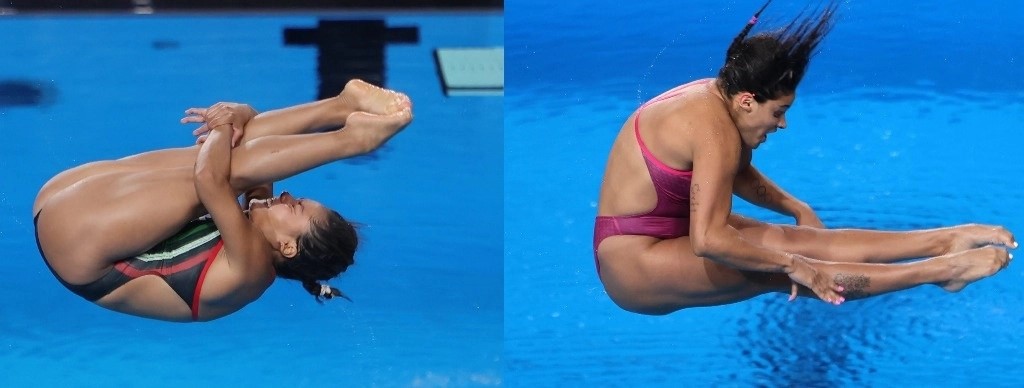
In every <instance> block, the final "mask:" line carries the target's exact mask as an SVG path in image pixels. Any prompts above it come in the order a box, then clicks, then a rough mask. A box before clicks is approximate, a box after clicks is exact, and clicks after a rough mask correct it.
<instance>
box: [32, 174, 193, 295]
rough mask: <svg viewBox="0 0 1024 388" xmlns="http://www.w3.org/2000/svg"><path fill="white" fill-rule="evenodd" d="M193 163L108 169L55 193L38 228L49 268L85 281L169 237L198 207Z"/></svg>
mask: <svg viewBox="0 0 1024 388" xmlns="http://www.w3.org/2000/svg"><path fill="white" fill-rule="evenodd" d="M192 176H193V175H192V168H191V167H189V168H173V169H157V170H148V171H135V172H127V173H108V174H104V175H98V176H92V177H89V178H86V179H83V180H82V181H80V182H79V183H77V184H75V185H74V186H72V187H69V188H67V189H65V190H63V191H61V192H60V193H57V194H56V195H54V196H53V197H52V198H50V200H49V201H48V203H47V205H46V206H45V208H44V209H43V210H42V212H41V213H40V214H39V220H38V224H37V226H36V227H37V233H38V236H39V242H40V246H41V247H42V249H43V252H44V255H45V256H46V258H47V260H48V261H49V263H50V265H51V266H53V268H54V270H55V271H56V272H57V273H58V274H59V275H61V277H62V278H64V280H65V281H67V282H69V283H72V284H81V283H86V282H89V281H92V280H95V279H96V278H98V276H99V275H98V274H101V273H102V272H101V271H104V270H106V269H108V268H109V266H110V265H112V264H113V263H114V262H116V261H119V260H121V259H123V258H125V257H130V256H134V255H138V254H140V253H142V252H145V251H146V250H148V249H149V248H152V247H153V246H154V245H156V244H157V243H159V242H160V241H163V240H164V239H166V238H168V237H170V236H171V235H173V234H174V233H175V232H177V231H178V230H180V228H181V227H182V226H184V225H185V223H187V222H188V221H189V220H192V219H194V218H195V217H197V216H198V215H199V212H200V210H201V207H200V204H199V199H198V197H197V195H196V192H195V186H194V182H193V178H192Z"/></svg>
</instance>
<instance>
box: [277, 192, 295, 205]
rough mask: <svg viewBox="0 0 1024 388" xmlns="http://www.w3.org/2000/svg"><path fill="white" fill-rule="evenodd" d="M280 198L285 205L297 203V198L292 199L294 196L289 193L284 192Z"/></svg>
mask: <svg viewBox="0 0 1024 388" xmlns="http://www.w3.org/2000/svg"><path fill="white" fill-rule="evenodd" d="M279 198H280V200H281V202H283V203H287V204H291V203H292V202H295V198H292V194H291V193H289V192H287V191H282V192H281V196H280V197H279Z"/></svg>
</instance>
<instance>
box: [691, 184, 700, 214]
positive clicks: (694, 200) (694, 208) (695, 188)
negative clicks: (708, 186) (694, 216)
mask: <svg viewBox="0 0 1024 388" xmlns="http://www.w3.org/2000/svg"><path fill="white" fill-rule="evenodd" d="M697 194H700V185H698V184H696V183H694V184H693V185H691V186H690V213H696V212H697Z"/></svg>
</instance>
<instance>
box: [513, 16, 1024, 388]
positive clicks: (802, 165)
mask: <svg viewBox="0 0 1024 388" xmlns="http://www.w3.org/2000/svg"><path fill="white" fill-rule="evenodd" d="M807 3H808V2H804V1H774V2H772V4H771V5H770V6H769V7H768V9H767V10H766V11H765V13H764V14H763V15H762V18H761V21H762V22H761V23H760V26H761V27H760V28H764V25H775V26H778V25H780V24H781V23H782V22H785V21H788V20H789V19H790V18H791V17H793V16H794V15H796V14H797V13H799V12H800V11H801V10H802V9H804V8H805V5H806V4H807ZM761 4H762V3H761V2H755V1H738V0H727V1H710V0H702V1H689V2H685V3H683V2H632V3H628V4H626V3H622V2H615V1H610V0H600V1H591V2H585V3H584V2H579V3H574V2H563V3H558V4H551V3H548V2H540V1H536V0H520V1H517V2H515V3H514V4H509V6H508V7H507V10H506V11H507V17H506V28H507V31H508V34H507V36H506V55H507V57H506V62H507V66H506V80H507V84H508V87H507V90H506V99H505V174H504V179H505V184H504V188H505V227H504V233H505V262H504V267H505V306H504V308H505V325H504V330H505V368H506V369H505V381H506V383H507V385H508V386H515V387H532V386H562V385H565V386H694V387H702V386H896V385H905V384H907V383H911V382H913V383H914V384H915V385H921V386H966V385H976V386H1020V385H1021V384H1024V373H1022V372H1020V371H1019V370H1018V369H1019V365H1020V363H1021V362H1022V361H1024V357H1022V356H1021V355H1020V352H1019V349H1018V348H1019V344H1020V343H1021V342H1020V339H1019V338H1020V334H1019V332H1020V330H1021V328H1022V327H1024V312H1022V310H1021V308H1020V306H1021V302H1022V301H1024V291H1022V290H1021V288H1020V284H1021V283H1022V281H1024V269H1022V268H1024V267H1020V264H1019V263H1015V264H1013V265H1010V266H1009V267H1008V268H1006V269H1004V270H1003V271H1002V272H1000V273H998V274H996V275H995V276H993V277H992V278H989V279H984V280H982V281H980V282H977V283H975V284H973V285H971V286H968V287H967V288H966V289H965V290H964V291H962V292H960V293H957V294H948V293H946V292H944V291H942V290H941V289H939V288H937V287H931V286H924V287H918V288H914V289H911V290H907V291H904V292H898V293H893V294H889V295H884V296H881V297H877V298H872V299H868V300H863V301H854V302H848V303H846V304H844V305H842V306H841V307H835V306H831V305H827V304H824V303H821V302H818V301H814V300H799V301H796V302H793V303H786V299H785V296H784V295H765V296H761V297H758V298H755V299H753V300H750V301H746V302H742V303H737V304H733V305H727V306H719V307H707V308H697V309H688V310H683V311H679V312H676V313H673V314H670V315H668V316H643V315H637V314H633V313H629V312H626V311H623V310H621V309H619V308H618V307H616V306H615V305H614V304H613V303H612V302H611V300H610V299H609V298H608V297H607V295H606V294H605V292H604V289H603V287H602V285H601V283H600V281H599V280H598V278H597V274H596V272H595V270H594V260H593V255H592V245H591V244H592V236H593V217H594V215H595V214H596V205H597V195H598V188H599V185H600V181H601V177H602V175H603V173H604V166H605V162H606V160H607V156H608V151H609V149H610V146H611V143H612V141H613V140H614V136H615V135H616V134H617V131H618V130H619V128H620V127H621V125H622V123H623V122H624V121H625V120H626V118H627V117H628V116H629V115H630V113H631V112H632V111H633V110H634V109H636V107H638V106H639V105H640V104H641V103H642V102H643V101H646V100H647V99H649V98H651V97H653V96H655V95H657V94H659V93H660V92H662V91H664V90H667V89H670V88H671V87H673V86H675V85H679V84H683V83H686V82H688V81H690V80H692V79H697V78H704V77H713V76H714V75H715V74H716V73H717V70H718V68H719V66H721V64H722V62H723V60H724V56H725V49H726V47H727V46H728V44H729V42H730V41H731V40H732V38H733V37H734V36H735V35H736V34H737V33H739V31H740V29H741V28H742V27H743V24H744V23H745V22H746V21H747V19H749V17H750V15H751V14H752V13H753V12H754V11H755V10H756V9H757V8H758V7H760V6H761ZM810 4H811V5H812V7H813V5H814V4H817V2H810ZM933 8H934V9H933ZM537 9H543V10H544V11H543V12H536V10H537ZM1022 14H1024V5H1022V4H1021V3H1019V2H1014V1H996V2H991V3H986V5H985V6H984V7H980V6H979V5H976V4H975V3H969V2H955V3H953V4H947V3H942V4H941V5H939V4H935V5H934V6H931V5H929V9H928V10H927V11H923V10H922V9H921V5H917V4H915V5H913V6H911V5H909V4H894V3H891V2H885V1H881V0H865V1H856V2H843V3H841V6H840V17H839V20H838V23H837V25H836V27H835V29H834V30H833V32H832V34H831V35H830V36H829V37H828V38H826V40H825V42H824V43H823V45H822V50H821V52H820V54H819V55H818V56H817V57H815V59H814V60H812V62H811V66H810V69H809V71H808V74H807V76H806V77H805V78H804V81H803V83H802V84H801V86H800V88H799V90H798V97H797V100H796V104H795V105H794V106H793V108H792V109H791V110H790V111H789V113H788V114H787V118H788V122H789V127H788V128H787V129H785V130H782V131H780V132H779V133H776V134H775V135H773V136H772V137H771V138H770V139H769V141H768V142H767V143H765V144H764V145H763V146H762V147H760V148H759V149H758V150H757V152H755V154H754V155H755V156H754V163H755V164H756V165H757V166H758V168H759V169H760V170H761V171H762V172H764V173H765V174H766V175H768V176H769V177H771V178H772V179H773V180H774V181H775V182H777V183H779V184H780V185H781V186H782V187H783V188H785V189H787V190H788V191H789V192H790V193H792V194H794V195H796V196H797V197H798V198H800V199H802V200H804V201H806V202H808V203H810V204H811V205H812V206H813V207H814V209H815V210H816V211H817V212H818V214H819V216H820V217H821V218H822V220H823V221H824V222H825V224H826V225H828V226H830V227H859V228H871V229H893V230H908V229H916V228H931V227H939V226H947V225H953V224H959V223H966V222H980V223H993V224H1000V225H1004V226H1006V227H1007V228H1009V229H1010V230H1012V231H1016V232H1017V233H1018V237H1019V236H1020V234H1024V221H1022V217H1021V216H1022V215H1024V212H1022V210H1021V209H1024V197H1022V196H1021V195H1020V183H1019V182H1017V179H1018V177H1019V176H1020V174H1021V172H1022V171H1024V168H1022V167H1021V163H1020V157H1019V153H1020V147H1019V144H1018V143H1019V142H1018V141H1017V139H1018V138H1019V136H1020V123H1021V122H1022V121H1024V79H1022V78H1020V77H1018V76H1017V74H1018V73H1019V69H1020V67H1021V64H1022V63H1021V61H1022V58H1024V57H1022V54H1024V51H1021V49H1020V47H1019V44H1018V43H1019V42H1020V41H1021V40H1022V38H1024V33H1022V31H1021V30H1020V29H1019V28H1018V24H1019V23H1018V20H1017V19H1019V17H1017V16H1019V15H1022ZM756 31H757V30H756V29H755V32H756ZM734 203H735V204H736V205H735V208H734V211H736V212H738V213H741V214H745V215H748V216H754V217H756V218H759V219H762V220H766V221H772V222H792V221H791V220H790V219H787V218H784V217H781V216H778V215H775V214H773V213H770V212H767V211H764V210H760V209H755V208H754V207H752V206H750V205H748V204H746V203H744V202H742V201H741V200H737V201H735V202H734Z"/></svg>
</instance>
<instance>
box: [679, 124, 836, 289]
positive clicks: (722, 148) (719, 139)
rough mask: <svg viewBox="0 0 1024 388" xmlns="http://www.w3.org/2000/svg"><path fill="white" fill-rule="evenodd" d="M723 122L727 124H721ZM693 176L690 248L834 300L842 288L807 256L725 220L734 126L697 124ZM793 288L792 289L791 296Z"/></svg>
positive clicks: (735, 161)
mask: <svg viewBox="0 0 1024 388" xmlns="http://www.w3.org/2000/svg"><path fill="white" fill-rule="evenodd" d="M720 125H722V126H726V125H731V123H728V124H726V123H723V124H720ZM692 132H693V136H692V141H693V143H692V144H691V147H690V148H691V149H693V150H694V152H693V155H694V160H693V178H692V184H691V186H690V242H691V245H692V248H693V253H694V254H695V255H697V256H700V257H704V258H707V259H709V260H713V261H716V262H719V263H722V264H724V265H728V266H730V267H733V268H737V269H741V270H748V271H758V272H775V273H785V274H787V276H789V277H790V279H792V280H793V282H794V283H798V284H801V285H804V286H806V287H808V288H809V289H810V290H811V291H812V292H814V293H815V294H816V295H818V297H819V298H821V299H822V300H825V301H828V302H830V303H837V302H839V301H840V300H841V296H840V295H839V293H838V291H839V290H841V288H840V287H839V285H837V284H836V283H835V281H834V280H832V279H829V278H828V277H827V276H825V275H824V273H822V272H820V271H818V270H817V268H816V266H817V265H818V264H816V263H814V262H811V261H810V260H808V258H806V257H804V256H801V255H798V254H795V253H788V252H782V251H778V250H774V249H770V248H767V247H764V246H761V245H758V244H754V243H752V242H750V241H747V240H746V239H745V238H744V237H743V235H742V234H740V232H739V230H737V229H736V228H734V227H732V226H731V225H729V222H728V219H729V215H730V213H731V212H732V192H733V187H732V186H733V182H734V179H735V177H736V174H737V173H738V170H739V166H740V139H739V137H738V135H723V134H730V133H731V134H735V131H734V130H733V131H727V130H723V129H722V128H695V129H694V130H693V131H692ZM795 295H796V288H795V286H794V289H793V294H792V296H791V298H792V297H795Z"/></svg>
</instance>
